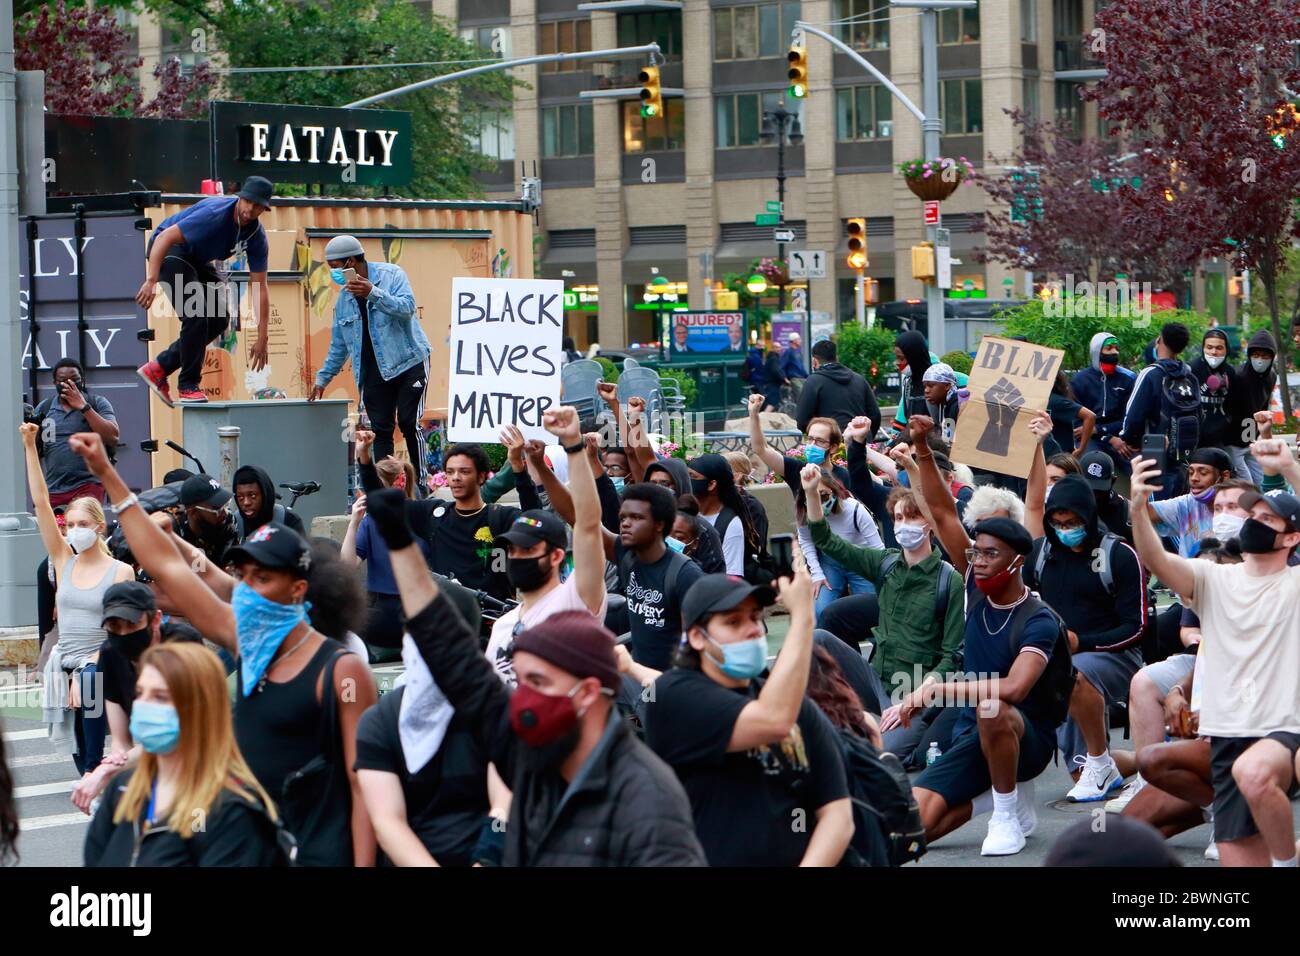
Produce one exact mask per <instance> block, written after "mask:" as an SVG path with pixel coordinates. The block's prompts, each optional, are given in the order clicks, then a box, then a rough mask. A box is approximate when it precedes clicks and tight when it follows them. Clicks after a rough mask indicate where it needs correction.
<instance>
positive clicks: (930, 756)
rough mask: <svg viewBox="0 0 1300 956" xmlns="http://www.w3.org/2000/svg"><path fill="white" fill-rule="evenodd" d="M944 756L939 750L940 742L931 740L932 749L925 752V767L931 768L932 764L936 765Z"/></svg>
mask: <svg viewBox="0 0 1300 956" xmlns="http://www.w3.org/2000/svg"><path fill="white" fill-rule="evenodd" d="M942 756H943V751H942V750H940V749H939V741H937V740H931V741H930V749H929V750H927V751H926V752H925V765H926V766H927V767H928V766H930V764H932V763H934V762H935V761H936V760H938V759H939V758H940V757H942Z"/></svg>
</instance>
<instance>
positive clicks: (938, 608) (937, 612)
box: [880, 551, 957, 629]
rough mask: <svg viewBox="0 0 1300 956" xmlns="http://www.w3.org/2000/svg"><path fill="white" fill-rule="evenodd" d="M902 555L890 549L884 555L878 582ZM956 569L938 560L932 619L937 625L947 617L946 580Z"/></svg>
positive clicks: (886, 575)
mask: <svg viewBox="0 0 1300 956" xmlns="http://www.w3.org/2000/svg"><path fill="white" fill-rule="evenodd" d="M902 560H903V558H902V556H901V555H900V554H899V553H898V552H896V551H891V552H889V553H888V554H886V555H885V559H884V560H883V561H881V562H880V583H881V584H882V585H883V584H884V583H885V579H886V578H887V577H889V575H890V572H892V571H893V570H894V568H896V567H898V566H899V564H900V563H901V562H902ZM956 573H957V569H956V568H954V567H953V566H952V565H951V564H949V563H948V562H947V561H943V560H940V562H939V574H938V576H937V577H936V578H935V582H934V619H935V620H936V621H938V622H939V627H940V628H941V629H942V628H943V622H944V621H945V620H946V619H947V617H948V582H949V581H951V580H952V578H953V576H954V575H956Z"/></svg>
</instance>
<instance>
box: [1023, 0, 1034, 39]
mask: <svg viewBox="0 0 1300 956" xmlns="http://www.w3.org/2000/svg"><path fill="white" fill-rule="evenodd" d="M1020 40H1021V42H1022V43H1037V42H1038V0H1020Z"/></svg>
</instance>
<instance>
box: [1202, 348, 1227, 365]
mask: <svg viewBox="0 0 1300 956" xmlns="http://www.w3.org/2000/svg"><path fill="white" fill-rule="evenodd" d="M1201 354H1202V355H1204V356H1205V364H1206V365H1208V366H1209V367H1210V368H1218V367H1219V366H1220V365H1222V364H1223V359H1224V357H1225V356H1222V355H1211V354H1210V353H1209V352H1202V353H1201Z"/></svg>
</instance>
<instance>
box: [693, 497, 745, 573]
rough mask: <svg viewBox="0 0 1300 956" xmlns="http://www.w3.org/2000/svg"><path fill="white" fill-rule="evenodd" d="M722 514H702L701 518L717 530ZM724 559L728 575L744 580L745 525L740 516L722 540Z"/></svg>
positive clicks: (729, 527)
mask: <svg viewBox="0 0 1300 956" xmlns="http://www.w3.org/2000/svg"><path fill="white" fill-rule="evenodd" d="M720 514H722V512H721V511H715V512H714V513H713V514H711V515H706V514H702V515H700V517H701V518H703V519H704V520H705V521H707V522H708V523H709V524H711V525H713V526H714V527H715V528H716V527H717V526H718V515H720ZM722 557H723V559H724V560H726V562H727V573H728V574H734V575H735V576H736V577H742V578H743V577H744V576H745V525H744V524H743V523H742V522H741V520H740V516H739V515H737V516H736V517H734V518H732V519H731V524H729V525H727V531H726V534H725V535H724V536H723V538H722Z"/></svg>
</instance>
